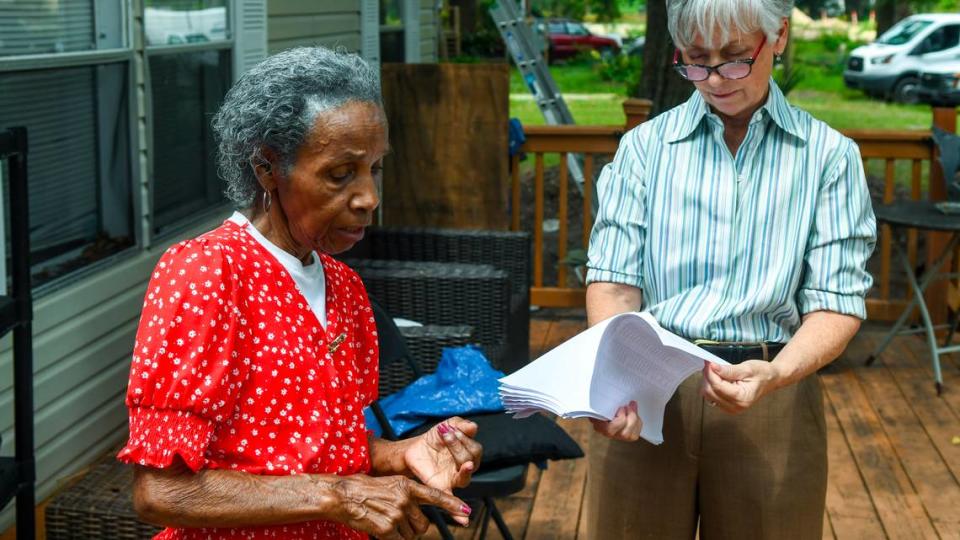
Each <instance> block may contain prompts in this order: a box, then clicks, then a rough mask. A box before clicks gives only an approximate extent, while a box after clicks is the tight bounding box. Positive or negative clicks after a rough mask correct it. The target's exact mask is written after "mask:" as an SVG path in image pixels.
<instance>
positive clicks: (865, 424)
mask: <svg viewBox="0 0 960 540" xmlns="http://www.w3.org/2000/svg"><path fill="white" fill-rule="evenodd" d="M584 327H585V323H584V320H583V315H582V313H578V312H566V313H565V316H562V317H555V316H554V317H552V318H537V319H535V320H534V321H533V322H532V327H531V343H530V346H531V351H532V352H533V354H534V357H536V356H538V355H539V354H541V353H543V352H544V351H546V350H549V349H550V348H552V347H554V346H556V345H557V344H559V343H561V342H562V341H563V340H565V339H566V338H568V337H570V336H572V335H573V334H575V333H577V332H579V331H580V330H582V329H583V328H584ZM882 331H883V328H882V327H865V328H864V330H862V331H861V332H860V335H858V336H857V338H856V339H855V340H854V341H853V343H852V344H851V346H850V347H849V348H848V350H847V353H846V354H844V356H843V357H841V358H840V359H838V360H837V361H836V362H834V364H832V365H831V366H830V367H828V368H827V369H826V370H824V371H823V372H821V374H820V380H821V382H822V384H823V387H824V390H825V392H824V399H825V410H826V412H827V429H828V447H829V455H830V474H829V485H828V489H827V511H826V513H825V515H824V538H837V539H841V540H842V539H847V538H870V539H873V538H898V539H899V538H960V482H958V479H960V357H958V356H957V355H954V356H952V357H949V358H947V359H945V361H944V362H943V370H944V383H945V389H944V392H943V395H942V396H941V397H937V395H936V392H935V390H934V386H933V376H932V369H931V367H930V365H929V356H928V355H927V354H926V352H925V348H924V345H923V342H922V341H921V340H920V339H918V338H915V337H901V338H897V340H896V341H894V343H893V344H892V345H891V346H890V348H889V349H888V350H887V352H885V353H884V355H883V358H881V359H880V360H879V361H878V362H877V363H876V364H874V365H873V366H872V367H869V368H867V367H863V365H862V360H863V358H865V357H866V356H867V355H868V354H869V352H868V351H870V350H871V349H872V347H873V346H874V345H875V344H876V342H877V340H878V339H879V338H880V336H881V335H882ZM561 422H562V425H563V426H564V427H565V428H566V429H567V431H568V432H569V433H570V434H571V435H572V436H574V437H575V438H576V439H577V440H578V441H580V443H581V445H582V446H583V447H584V450H585V451H587V452H589V447H588V445H587V442H588V438H587V435H588V433H589V432H588V430H589V429H590V428H589V425H588V423H587V422H585V421H561ZM586 477H587V463H586V460H583V459H580V460H574V461H565V462H554V463H551V464H550V466H549V468H548V469H547V470H546V471H544V472H543V473H541V472H540V471H539V470H537V468H536V467H532V466H531V468H530V471H529V474H528V476H527V486H526V488H525V489H524V490H523V491H522V492H520V493H518V494H516V495H514V496H512V497H509V498H505V499H503V500H500V501H499V502H498V506H499V507H500V509H501V510H502V511H503V513H504V517H505V519H506V521H507V522H508V524H509V525H510V528H511V530H512V531H513V533H514V535H515V536H516V537H517V538H518V539H520V538H525V539H531V540H532V539H575V538H578V537H580V538H583V537H584V535H583V531H582V520H581V519H580V518H581V512H582V507H583V493H584V486H585V482H586ZM456 534H457V538H458V539H473V538H476V537H477V536H479V531H477V527H476V526H474V527H472V528H470V529H460V530H458V531H456ZM430 537H432V538H438V537H439V536H438V535H436V534H435V531H431V536H430ZM487 537H488V538H491V539H499V538H501V536H500V535H499V533H498V532H497V531H496V528H495V527H493V524H492V523H491V528H490V531H489V533H488V536H487Z"/></svg>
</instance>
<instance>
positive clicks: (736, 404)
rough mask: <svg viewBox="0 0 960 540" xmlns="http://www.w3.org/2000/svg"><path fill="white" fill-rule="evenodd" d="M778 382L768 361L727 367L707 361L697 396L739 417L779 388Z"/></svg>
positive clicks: (754, 361) (776, 374) (774, 370)
mask: <svg viewBox="0 0 960 540" xmlns="http://www.w3.org/2000/svg"><path fill="white" fill-rule="evenodd" d="M779 382H780V376H779V374H778V372H777V369H776V367H775V366H774V365H773V364H772V363H771V362H764V361H763V360H748V361H746V362H743V363H742V364H736V365H730V366H725V365H719V364H713V363H710V362H707V363H706V365H705V366H704V367H703V384H702V385H701V386H700V394H701V395H703V398H704V399H706V400H707V402H708V403H709V404H711V405H714V406H715V407H717V408H718V409H720V410H722V411H724V412H728V413H730V414H740V413H742V412H743V411H745V410H747V409H749V408H750V407H752V406H753V405H754V404H755V403H756V402H758V401H760V398H762V397H763V396H765V395H767V394H769V393H770V392H772V391H774V390H776V389H777V388H779V386H780V384H779Z"/></svg>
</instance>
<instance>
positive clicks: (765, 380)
mask: <svg viewBox="0 0 960 540" xmlns="http://www.w3.org/2000/svg"><path fill="white" fill-rule="evenodd" d="M667 3H668V29H669V31H670V35H671V37H672V38H673V41H674V43H676V44H677V45H678V47H679V49H678V50H677V52H676V56H675V68H676V71H677V72H678V73H679V74H680V76H682V77H684V78H686V79H687V80H689V81H691V82H692V83H693V85H694V87H695V88H696V91H695V92H693V95H692V96H691V97H690V99H689V100H688V101H687V102H686V103H684V104H683V105H680V106H679V107H676V108H674V109H672V110H670V111H667V112H665V113H664V114H662V115H660V116H658V117H656V118H654V119H652V120H650V121H649V122H646V123H645V124H643V125H641V126H640V127H638V128H637V129H634V130H633V131H631V132H629V133H627V134H626V135H625V136H624V138H623V140H622V141H621V143H620V148H619V150H618V151H617V155H616V157H615V158H614V161H613V162H612V163H611V164H610V165H608V166H607V167H606V168H605V169H604V171H603V174H602V175H601V177H600V180H599V182H598V184H597V190H598V193H599V201H600V205H599V211H598V215H597V219H596V223H595V225H594V229H593V233H592V236H591V241H590V258H589V272H588V275H587V280H588V282H589V286H588V288H587V314H588V319H589V323H590V324H596V323H597V322H599V321H602V320H604V319H606V318H609V317H611V316H613V315H616V314H618V313H622V312H626V311H634V310H639V309H641V308H643V309H645V310H648V311H650V312H651V313H652V314H653V315H654V316H655V317H656V318H657V320H658V321H659V322H660V324H661V325H663V326H664V327H665V328H668V329H670V330H671V331H673V332H675V333H677V334H680V335H682V336H684V337H686V338H688V339H690V340H693V341H696V342H698V343H700V344H701V345H702V346H703V347H704V348H706V349H708V350H710V351H711V352H713V353H715V354H717V355H719V356H721V357H723V358H725V359H726V360H728V361H730V362H731V364H732V365H730V366H723V367H720V366H710V367H708V368H705V369H704V371H703V373H702V374H700V375H698V376H696V377H691V379H689V380H687V381H686V382H684V384H682V385H681V387H680V388H679V389H678V391H677V393H676V394H675V395H674V396H673V399H672V400H671V401H670V403H669V405H668V406H667V410H666V419H665V421H664V438H665V442H664V444H662V445H660V446H653V445H650V444H647V443H643V442H634V441H636V440H637V438H638V437H639V434H640V427H641V426H640V419H639V418H638V416H637V413H636V404H634V403H629V404H624V406H623V407H622V408H621V409H620V411H619V412H618V414H617V416H616V417H615V418H614V419H613V420H612V421H610V422H595V423H594V428H595V430H596V432H598V433H599V434H601V435H603V437H596V438H595V440H594V441H592V442H591V447H590V454H591V455H590V466H591V469H590V480H589V484H590V485H589V490H588V494H589V495H588V512H589V514H588V520H589V529H590V532H591V534H592V536H593V537H594V538H603V539H605V540H606V539H613V538H627V537H630V538H636V537H639V536H644V537H652V538H693V537H694V535H695V533H696V531H697V527H698V525H699V530H700V537H701V538H704V539H709V538H778V539H781V538H820V536H821V529H822V523H823V510H824V500H825V494H826V481H827V457H826V428H825V422H824V414H823V408H822V407H823V405H822V398H821V395H820V387H819V384H818V381H817V380H816V377H815V376H814V374H815V373H816V370H817V369H818V368H820V367H823V366H824V365H826V364H827V363H829V362H830V361H832V360H833V359H835V358H836V357H837V356H839V355H840V353H841V352H842V351H843V350H844V348H845V347H846V345H847V343H848V342H849V341H850V339H851V338H852V337H853V336H854V334H855V333H856V332H857V330H858V329H859V327H860V321H861V320H862V319H863V318H865V316H866V309H865V303H864V296H865V294H866V292H867V290H868V289H869V288H870V285H871V278H870V275H869V274H868V273H867V272H866V270H865V263H866V260H867V258H868V257H869V255H870V253H871V252H872V251H873V247H874V244H875V240H876V222H875V219H874V216H873V211H872V209H871V203H870V198H869V193H868V190H867V185H866V180H865V178H864V172H863V165H862V161H861V158H860V154H859V150H858V149H857V147H856V145H855V144H854V143H853V142H852V141H851V140H850V139H848V138H846V137H844V136H842V135H840V134H839V133H838V132H836V131H835V130H833V129H831V128H830V127H829V126H827V125H826V124H824V123H823V122H821V121H819V120H816V119H814V118H813V117H811V116H810V115H809V114H807V113H805V112H803V111H801V110H799V109H796V108H794V107H792V106H791V105H790V104H789V103H788V102H787V101H786V99H785V98H784V96H783V93H782V92H781V91H780V89H779V88H778V87H777V85H776V84H775V83H774V82H773V80H772V79H771V73H772V70H773V66H774V62H775V58H776V57H778V56H779V55H780V54H782V53H783V51H784V49H785V48H786V45H787V36H788V31H787V30H788V25H789V16H790V12H791V11H792V9H793V2H792V1H791V0H668V2H667ZM627 486H630V487H629V488H627Z"/></svg>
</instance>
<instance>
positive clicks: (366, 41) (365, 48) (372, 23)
mask: <svg viewBox="0 0 960 540" xmlns="http://www.w3.org/2000/svg"><path fill="white" fill-rule="evenodd" d="M361 2H362V3H361V5H360V40H361V45H360V55H361V56H363V58H364V59H365V60H366V61H368V62H370V63H371V64H374V65H379V64H380V0H361Z"/></svg>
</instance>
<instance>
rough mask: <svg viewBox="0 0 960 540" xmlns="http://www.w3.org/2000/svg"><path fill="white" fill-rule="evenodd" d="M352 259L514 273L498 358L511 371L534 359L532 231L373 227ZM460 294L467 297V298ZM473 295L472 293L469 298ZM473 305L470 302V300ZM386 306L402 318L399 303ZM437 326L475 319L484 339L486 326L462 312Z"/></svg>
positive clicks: (478, 333)
mask: <svg viewBox="0 0 960 540" xmlns="http://www.w3.org/2000/svg"><path fill="white" fill-rule="evenodd" d="M344 257H345V258H350V259H377V260H397V261H435V262H445V263H468V264H483V265H491V266H494V267H495V268H497V269H500V270H503V271H505V272H507V274H508V280H509V295H510V300H509V303H508V306H509V319H508V324H507V334H506V338H505V341H504V346H505V348H504V350H503V351H502V354H501V355H500V357H499V358H498V359H497V361H496V362H495V363H496V364H497V367H499V368H500V369H502V370H504V371H506V372H507V373H510V372H513V371H516V370H517V369H519V368H521V367H523V366H524V365H526V364H527V362H529V359H530V356H529V354H530V353H529V347H530V284H531V280H532V264H533V263H532V260H531V241H530V234H529V233H526V232H507V231H483V230H460V229H428V228H394V227H384V228H373V229H370V230H369V231H368V234H367V235H366V238H364V240H363V241H362V242H360V243H359V244H358V245H357V246H355V247H354V248H353V249H352V250H351V251H350V252H348V253H347V254H345V255H344ZM459 298H463V297H462V296H461V297H459ZM467 298H469V297H467ZM468 303H469V301H468ZM385 307H386V308H387V309H388V310H389V311H390V312H391V313H394V314H396V315H398V316H399V314H400V313H401V311H398V310H396V309H394V306H391V305H389V304H385ZM430 322H431V323H435V324H454V323H469V324H472V325H474V326H476V327H477V335H478V337H480V338H481V339H482V338H483V337H484V332H485V330H484V328H482V326H481V325H478V324H477V323H475V322H474V321H473V320H472V319H468V318H465V317H464V316H463V315H462V314H461V316H460V318H459V319H457V320H455V321H454V320H451V321H445V322H441V321H430Z"/></svg>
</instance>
